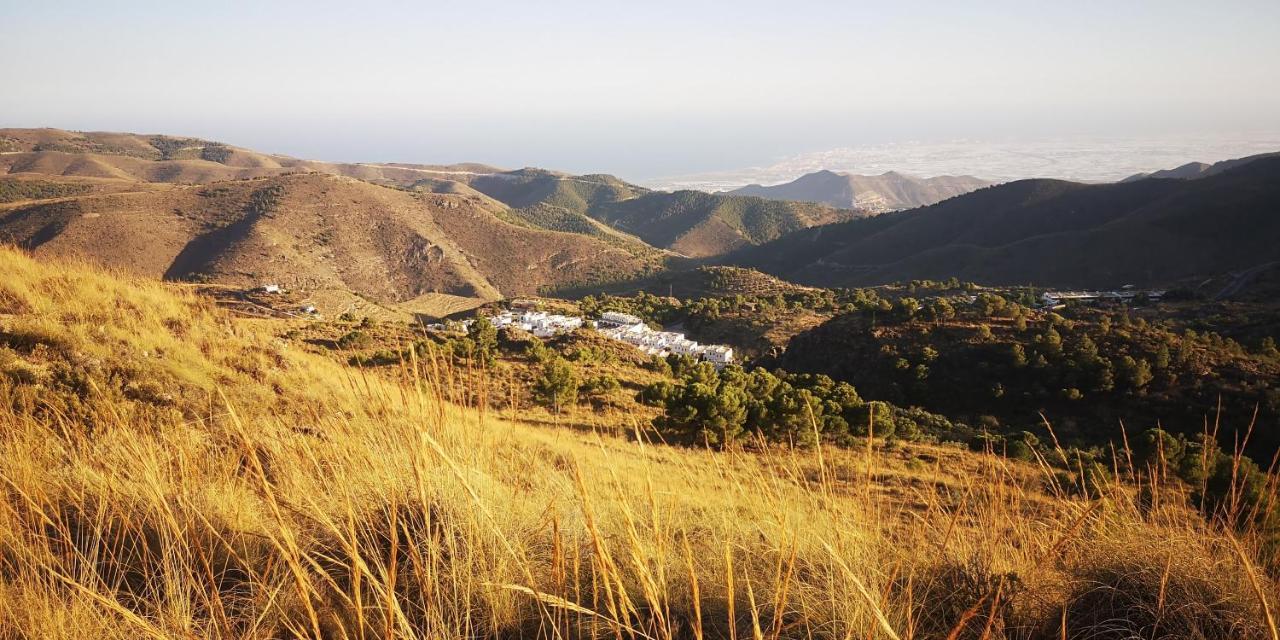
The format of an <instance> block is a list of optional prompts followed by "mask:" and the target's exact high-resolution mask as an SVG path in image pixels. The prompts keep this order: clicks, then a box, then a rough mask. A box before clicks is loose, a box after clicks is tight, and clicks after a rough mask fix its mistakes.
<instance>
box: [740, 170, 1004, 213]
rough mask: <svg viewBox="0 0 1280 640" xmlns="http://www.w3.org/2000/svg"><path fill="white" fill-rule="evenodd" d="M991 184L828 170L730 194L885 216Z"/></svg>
mask: <svg viewBox="0 0 1280 640" xmlns="http://www.w3.org/2000/svg"><path fill="white" fill-rule="evenodd" d="M990 184H991V183H990V182H988V181H986V180H982V179H980V178H975V177H973V176H937V177H934V178H917V177H914V176H909V175H906V174H902V173H898V172H896V171H888V172H885V173H882V174H880V175H878V176H863V175H856V174H851V173H843V172H841V173H838V172H835V171H828V170H825V169H824V170H822V171H816V172H814V173H809V174H805V175H803V176H800V177H799V178H796V179H795V180H792V181H791V182H787V183H784V184H779V185H773V186H768V187H766V186H761V185H758V184H752V185H748V186H745V187H742V188H740V189H734V190H732V191H729V192H728V193H729V194H731V195H746V196H759V197H761V198H768V199H771V200H795V201H800V202H818V203H822V204H827V205H831V206H833V207H844V208H856V209H860V210H863V211H867V212H871V213H883V212H886V211H897V210H900V209H913V208H915V207H922V206H927V205H931V204H934V203H936V202H940V201H942V200H946V199H947V198H952V197H955V196H958V195H961V194H964V193H968V192H970V191H973V190H975V189H980V188H982V187H986V186H989V185H990Z"/></svg>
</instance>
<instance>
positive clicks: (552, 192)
mask: <svg viewBox="0 0 1280 640" xmlns="http://www.w3.org/2000/svg"><path fill="white" fill-rule="evenodd" d="M299 173H324V174H331V175H337V176H343V177H348V178H355V179H357V180H362V181H365V182H370V183H374V184H379V185H384V186H392V187H397V188H404V189H410V190H414V191H420V192H429V193H447V194H455V195H477V194H483V195H484V196H486V197H487V198H488V199H489V205H491V206H490V207H489V208H491V209H493V210H495V212H498V213H499V214H500V215H501V216H502V217H503V218H504V219H505V220H506V221H508V222H511V223H514V224H515V225H517V226H523V227H528V228H534V229H545V230H549V231H561V232H567V233H574V234H579V235H585V236H587V237H589V238H592V239H594V240H598V241H602V242H604V243H606V244H609V245H611V246H613V247H615V248H620V249H623V250H625V251H627V252H629V253H631V254H632V255H633V257H635V258H637V259H641V260H656V259H659V256H657V255H655V254H656V253H658V252H656V251H655V250H654V249H655V248H656V249H658V250H671V251H674V252H676V253H679V254H683V255H686V256H690V257H706V256H714V255H720V254H723V253H727V252H728V251H731V250H733V249H736V248H739V247H743V246H748V245H754V244H759V243H761V242H767V241H769V240H773V239H776V238H778V237H781V236H782V235H784V234H785V233H788V232H790V231H794V230H798V229H803V228H806V227H810V226H814V225H819V224H827V223H830V222H838V221H842V220H848V219H851V218H853V217H855V216H856V215H858V214H857V212H854V211H847V210H838V209H832V208H831V207H827V206H820V205H814V204H809V203H793V202H785V203H783V202H767V201H764V200H759V199H754V198H737V197H731V196H725V195H720V194H703V193H697V192H680V193H675V194H671V193H664V192H654V191H649V190H648V189H645V188H643V187H639V186H636V185H632V184H628V183H626V182H624V181H622V180H619V179H618V178H615V177H613V176H609V175H582V176H573V175H568V174H563V173H558V172H554V171H547V170H543V169H520V170H516V171H503V170H501V169H496V168H494V167H489V166H486V165H479V164H474V163H464V164H454V165H415V164H403V163H335V162H320V161H313V160H300V159H298V158H290V157H288V156H280V155H268V154H262V153H258V152H255V151H252V150H249V149H242V148H239V147H233V146H229V145H225V144H222V143H219V142H211V141H207V140H200V139H197V138H187V137H174V136H164V135H139V134H128V133H102V132H87V133H82V132H70V131H62V130H58V129H0V174H10V175H13V176H24V175H25V176H28V177H29V176H36V175H38V176H46V177H50V178H55V177H56V178H57V179H81V178H95V179H114V180H119V181H122V182H128V183H138V184H141V183H149V184H160V183H166V184H209V183H213V182H222V181H228V180H245V179H253V178H266V177H278V176H284V175H292V174H299ZM503 207H505V208H509V209H510V211H505V212H499V211H498V209H501V208H503ZM650 245H652V246H650Z"/></svg>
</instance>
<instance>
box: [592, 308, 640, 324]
mask: <svg viewBox="0 0 1280 640" xmlns="http://www.w3.org/2000/svg"><path fill="white" fill-rule="evenodd" d="M599 324H601V325H603V326H606V327H625V326H628V325H633V324H639V325H643V324H644V320H641V319H640V318H637V317H636V316H633V315H631V314H629V313H619V312H617V311H606V312H604V313H602V314H600V322H599Z"/></svg>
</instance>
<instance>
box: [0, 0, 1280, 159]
mask: <svg viewBox="0 0 1280 640" xmlns="http://www.w3.org/2000/svg"><path fill="white" fill-rule="evenodd" d="M0 126H53V127H61V128H69V129H81V130H128V131H138V132H149V133H159V132H163V133H174V134H188V135H197V136H203V137H209V138H215V139H219V140H223V141H226V142H229V143H232V144H237V145H241V146H247V147H251V148H255V149H259V150H262V151H270V152H278V153H287V154H291V155H297V156H303V157H308V158H317V159H328V160H360V161H389V160H398V161H409V162H452V161H462V160H477V161H484V162H489V163H493V164H497V165H500V166H510V167H518V166H525V165H537V166H547V167H553V168H560V169H565V170H570V171H578V172H585V171H608V172H612V173H617V174H620V175H622V176H624V177H629V178H632V179H643V178H649V177H654V176H664V175H675V174H680V173H689V172H697V171H709V170H716V169H724V168H731V167H741V166H750V165H756V164H762V163H767V162H770V161H771V160H773V159H776V158H779V157H785V156H789V155H794V154H799V153H809V152H815V151H821V150H824V149H832V148H840V147H851V146H857V145H866V144H879V143H887V142H904V141H911V140H951V139H955V138H979V139H992V138H1013V139H1027V138H1039V137H1047V136H1071V135H1089V136H1110V135H1116V136H1121V135H1123V136H1134V135H1147V134H1152V135H1155V134H1161V135H1170V134H1172V135H1182V134H1186V135H1192V134H1194V135H1203V134H1207V133H1208V134H1212V133H1214V132H1230V133H1232V134H1234V135H1239V134H1240V132H1249V131H1254V130H1272V131H1274V130H1277V129H1280V1H1277V0H1222V1H1218V2H1205V1H1203V0H1195V1H1192V2H1184V1H1182V0H1163V1H1161V2H1141V1H1134V0H1130V1H1123V2H1115V1H1109V2H1088V1H1083V0H1075V1H1072V2H1062V1H1060V0H1058V1H1054V2H1036V1H1034V0H1019V1H1013V2H999V1H991V2H981V3H978V2H885V1H883V0H879V1H876V2H865V3H864V2H852V1H847V0H845V1H832V2H801V1H790V2H780V1H778V0H771V1H769V2H755V1H751V0H745V1H744V0H737V1H733V2H719V3H711V2H701V3H700V2H691V1H689V0H683V1H680V2H666V1H662V0H645V1H643V2H637V1H629V2H608V1H602V0H592V1H589V2H554V1H544V2H535V1H529V2H508V1H488V2H352V1H344V2H325V1H316V0H312V1H308V2H284V1H257V2H229V1H219V2H174V1H172V0H168V1H162V2H112V1H110V0H97V1H94V2H58V1H55V0H39V1H37V0H0ZM1188 159H1191V158H1188Z"/></svg>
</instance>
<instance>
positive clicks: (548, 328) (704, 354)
mask: <svg viewBox="0 0 1280 640" xmlns="http://www.w3.org/2000/svg"><path fill="white" fill-rule="evenodd" d="M488 319H489V322H490V323H492V324H493V326H495V327H497V328H503V327H513V328H517V329H522V330H524V331H527V332H529V333H531V334H533V335H534V336H535V337H538V338H550V337H552V336H556V335H559V334H563V333H570V332H572V331H574V330H576V329H579V328H581V327H583V326H589V327H592V328H595V329H596V330H598V331H599V332H600V334H601V335H603V336H605V337H606V338H610V339H612V340H617V341H619V342H625V343H627V344H631V345H634V346H635V347H636V348H638V349H640V350H641V351H643V352H645V353H647V354H649V355H653V356H659V357H665V356H668V355H678V356H689V357H691V358H695V359H698V360H705V361H707V362H710V363H711V364H712V365H715V367H716V368H720V367H724V366H726V365H730V364H733V362H734V358H733V348H732V347H728V346H725V345H715V344H698V343H697V342H696V341H693V340H690V339H689V338H687V337H685V335H684V334H683V333H677V332H674V331H655V330H653V329H651V328H649V326H648V325H646V324H645V322H644V320H642V319H640V318H638V317H636V316H633V315H630V314H626V313H618V312H616V311H606V312H605V313H603V314H602V315H601V316H600V319H599V320H597V321H584V320H583V319H582V318H578V317H575V316H566V315H559V314H554V313H546V312H543V311H536V310H532V309H523V310H508V311H503V312H501V313H498V314H495V315H492V316H489V317H488Z"/></svg>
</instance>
